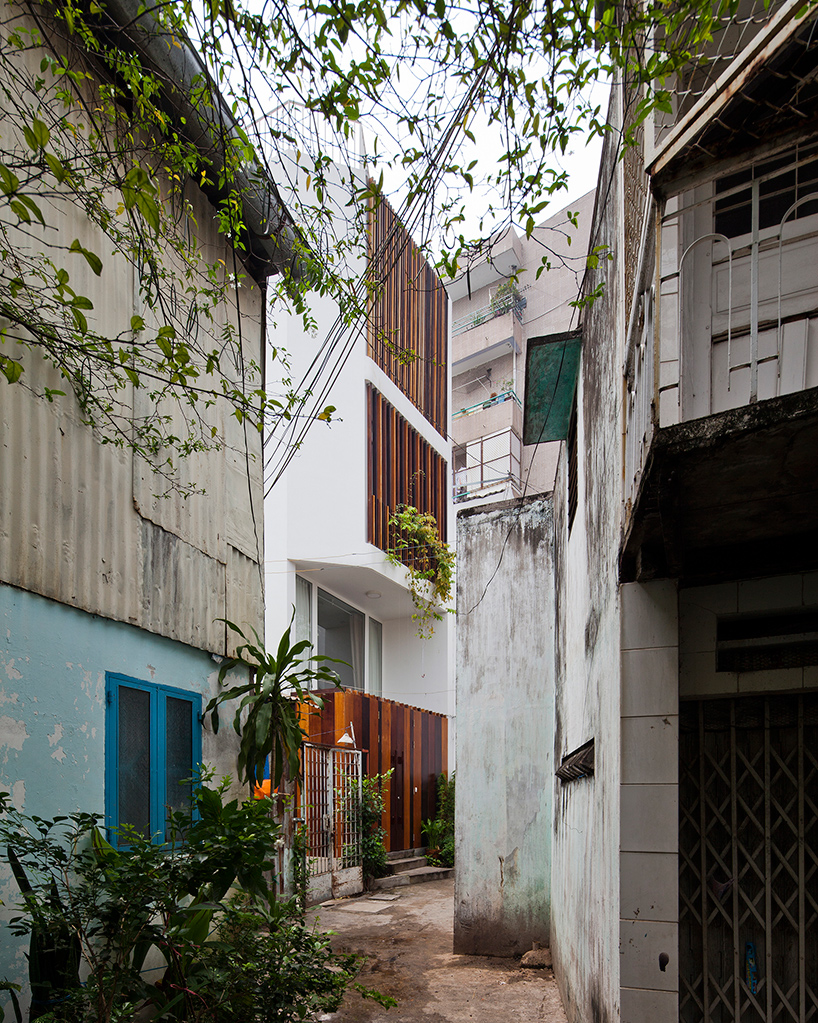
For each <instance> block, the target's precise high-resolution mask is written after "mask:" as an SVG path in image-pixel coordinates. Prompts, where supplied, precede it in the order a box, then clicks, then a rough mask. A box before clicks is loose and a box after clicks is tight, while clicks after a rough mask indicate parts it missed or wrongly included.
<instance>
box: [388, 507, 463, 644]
mask: <svg viewBox="0 0 818 1023" xmlns="http://www.w3.org/2000/svg"><path fill="white" fill-rule="evenodd" d="M389 538H390V546H389V549H388V550H387V552H386V556H387V558H388V559H389V561H391V562H392V564H393V565H403V567H404V568H406V570H407V572H408V573H409V591H410V593H411V594H412V603H413V604H414V605H415V613H414V614H413V615H412V618H413V620H414V621H416V622H417V625H418V629H417V634H418V636H419V637H420V638H421V639H428V638H429V637H430V636H432V635H433V634H434V631H435V629H434V624H433V623H434V622H440V621H442V620H443V615H444V613H446V612H450V613H452V614H453V613H454V609H453V608H447V607H444V605H445V604H446V602H447V601H448V600H449V599H450V597H451V595H452V580H453V576H454V558H455V554H454V551H453V550H452V549H451V547H449V545H448V544H447V543H444V542H443V540H441V539H440V531H439V530H438V526H437V519H435V517H434V515H432V514H431V513H430V512H421V511H418V509H417V508H415V507H414V506H413V505H411V504H401V505H399V506H398V507H397V509H396V510H395V511H394V512H393V513H392V515H391V516H390V518H389Z"/></svg>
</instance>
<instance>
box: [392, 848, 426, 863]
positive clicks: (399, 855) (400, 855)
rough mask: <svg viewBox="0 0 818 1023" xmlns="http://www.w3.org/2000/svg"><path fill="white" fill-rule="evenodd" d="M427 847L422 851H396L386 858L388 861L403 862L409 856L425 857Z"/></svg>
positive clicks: (421, 849)
mask: <svg viewBox="0 0 818 1023" xmlns="http://www.w3.org/2000/svg"><path fill="white" fill-rule="evenodd" d="M425 855H426V847H425V846H422V847H421V848H420V849H395V850H394V851H393V852H388V853H387V854H386V858H387V859H388V860H403V859H406V858H407V857H408V856H425Z"/></svg>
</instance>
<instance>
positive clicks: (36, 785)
mask: <svg viewBox="0 0 818 1023" xmlns="http://www.w3.org/2000/svg"><path fill="white" fill-rule="evenodd" d="M45 637H47V639H48V641H47V642H45V641H44V639H45ZM107 671H111V672H120V673H122V674H126V675H129V676H131V677H133V678H138V679H142V680H144V681H146V682H156V683H162V684H165V685H169V686H174V687H177V688H179V689H185V690H188V691H191V692H197V693H201V694H202V698H203V701H205V702H206V701H207V700H208V699H209V698H210V696H211V695H212V694H214V693H215V691H216V685H217V676H218V671H219V668H218V665H217V664H215V663H214V661H213V660H212V659H211V657H210V656H209V655H208V654H206V653H204V652H202V651H200V650H195V649H194V648H193V647H190V646H186V645H185V644H182V643H178V642H174V641H172V640H168V639H164V638H162V637H159V636H155V635H152V634H151V633H150V632H147V631H145V630H143V629H137V628H134V627H132V626H129V625H124V624H121V623H118V622H112V621H109V620H106V619H104V618H101V617H97V616H95V615H89V614H86V613H85V612H83V611H79V610H76V609H75V608H70V607H67V606H65V605H64V604H60V603H58V602H56V601H52V600H48V599H46V598H44V597H40V596H38V595H36V594H32V593H28V592H26V591H25V590H20V589H16V588H14V587H11V586H7V585H4V584H0V791H6V792H10V793H11V795H12V799H13V801H14V804H15V805H16V806H17V807H18V808H19V809H21V810H24V811H25V812H26V813H29V814H31V813H34V814H38V815H40V816H42V817H46V818H48V817H52V816H53V815H55V814H58V813H71V812H73V811H75V810H82V811H87V812H94V813H102V812H103V811H104V807H105V792H104V778H105V673H106V672H107ZM214 739H215V737H214V736H213V734H212V733H211V731H210V729H209V727H208V728H207V729H205V731H204V734H203V737H202V740H203V742H202V745H203V757H204V761H205V763H209V764H211V765H212V766H213V767H214V768H215V771H216V776H217V777H221V776H223V775H225V774H229V773H233V772H234V768H235V759H236V752H237V746H236V741H235V736H234V734H233V732H232V729H229V728H223V729H221V731H220V733H219V737H218V743H216V742H215V741H214ZM3 870H6V872H5V873H3ZM0 900H2V902H3V903H4V905H3V906H0V914H1V915H0V921H3V920H6V919H8V917H9V916H12V915H14V913H13V907H14V905H15V904H16V903H17V902H18V900H19V891H18V889H17V885H16V883H15V882H14V880H13V879H12V878H11V876H10V873H9V872H8V871H7V869H6V868H5V865H3V866H0ZM27 947H28V945H27V942H25V941H18V940H17V939H15V938H12V937H11V935H10V934H9V933H8V931H7V930H5V928H4V929H3V932H2V942H0V977H8V978H9V979H13V980H17V981H18V982H24V981H25V980H26V978H27V964H26V961H25V958H24V951H25V949H27Z"/></svg>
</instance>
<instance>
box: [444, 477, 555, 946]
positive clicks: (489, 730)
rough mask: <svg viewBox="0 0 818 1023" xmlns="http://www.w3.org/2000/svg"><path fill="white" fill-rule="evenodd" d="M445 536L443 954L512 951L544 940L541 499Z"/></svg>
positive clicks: (545, 534) (547, 520)
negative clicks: (446, 913)
mask: <svg viewBox="0 0 818 1023" xmlns="http://www.w3.org/2000/svg"><path fill="white" fill-rule="evenodd" d="M457 532H458V535H457V549H458V559H459V562H460V566H461V568H460V573H459V575H458V592H457V603H458V619H457V717H458V728H457V806H456V822H457V823H456V862H457V873H456V878H455V921H454V948H455V951H456V952H460V953H476V954H482V955H501V956H502V955H505V956H510V955H515V954H517V955H519V954H520V953H522V952H525V951H527V950H528V949H530V948H531V947H532V942H533V941H535V940H538V941H547V940H548V936H549V916H550V898H549V878H550V852H551V808H552V793H553V788H554V765H553V759H552V755H551V750H552V749H553V728H554V715H553V699H554V691H553V663H554V660H553V658H554V648H553V643H554V583H553V579H554V576H553V567H554V566H553V514H552V505H551V499H550V496H547V497H538V498H533V499H528V500H526V501H524V502H523V503H522V504H521V503H520V502H519V501H513V502H508V503H506V504H502V505H496V506H493V507H492V508H491V509H488V510H482V509H481V510H479V511H478V510H471V511H468V512H464V513H461V514H460V515H459V516H458V531H457ZM501 557H502V561H501ZM498 564H499V568H498ZM495 568H497V573H496V575H494V576H493V578H491V576H492V573H493V572H494V570H495ZM487 584H488V588H487V589H486V585H487ZM484 590H485V595H484V596H483V592H484ZM481 597H482V599H481ZM475 605H476V606H475Z"/></svg>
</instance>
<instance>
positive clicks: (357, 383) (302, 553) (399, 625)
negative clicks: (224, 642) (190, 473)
mask: <svg viewBox="0 0 818 1023" xmlns="http://www.w3.org/2000/svg"><path fill="white" fill-rule="evenodd" d="M337 212H338V217H339V218H341V217H343V216H344V209H343V207H339V208H338V211H337ZM339 222H340V221H339ZM354 269H355V271H356V272H357V273H359V274H362V273H363V270H364V258H363V256H362V257H361V258H359V259H358V261H357V263H355V264H354ZM308 299H309V304H310V312H311V315H312V316H313V318H314V319H315V321H316V324H317V326H316V330H315V332H314V333H313V334H312V335H307V334H306V333H305V332H304V329H303V326H302V323H301V320H300V319H298V318H296V317H294V316H292V315H291V314H289V313H286V312H282V311H280V310H278V309H276V308H275V307H274V308H273V309H272V310H271V314H270V320H271V323H270V340H271V344H273V345H275V346H276V347H279V348H283V349H284V350H286V352H287V353H288V355H289V358H290V363H291V367H290V373H291V377H292V380H293V382H294V384H296V385H297V383H298V381H299V380H300V379H301V378H302V376H303V375H304V373H305V372H306V371H307V370H308V368H309V366H310V364H311V362H312V360H313V358H314V356H315V354H316V351H317V350H318V348H319V346H320V345H321V344H322V342H323V341H324V340H325V339H326V338H327V337H328V336H329V334H330V332H332V331H333V330H334V329H335V327H336V318H337V306H336V304H335V302H334V300H333V299H331V298H329V297H327V296H319V295H311V296H308ZM341 346H342V347H344V349H345V351H346V350H348V355H347V356H346V358H345V360H343V364H342V365H341V366H340V367H339V371H338V373H337V376H336V379H335V380H334V383H333V385H332V388H331V390H330V392H329V394H328V396H327V398H326V401H325V402H324V404H331V405H334V406H335V407H336V409H337V411H336V412H335V413H334V414H333V420H332V422H331V423H324V422H315V423H314V424H313V425H312V427H311V428H310V430H309V432H308V434H307V436H306V439H305V440H304V443H303V445H302V446H301V447H300V448H299V449H298V451H297V452H296V453H295V455H294V457H293V459H292V461H291V463H290V465H289V467H288V468H287V470H286V472H285V473H284V475H283V476H282V478H281V479H280V480H279V481H278V482H277V483H275V485H274V486H273V487H272V490H270V491H269V493H268V495H267V497H266V499H265V510H264V514H265V537H266V550H265V583H266V626H265V627H266V641H267V644H268V646H273V645H275V644H277V643H278V639H279V637H280V635H281V633H282V632H283V630H284V629H285V628H286V626H287V623H288V622H289V620H290V616H291V615H292V611H293V606H294V603H295V587H296V582H295V579H296V575H299V574H300V575H301V576H302V578H304V579H306V580H308V581H309V582H310V583H312V584H313V597H315V593H316V587H320V588H321V589H324V590H325V591H326V592H328V593H330V594H332V595H333V596H336V597H338V598H340V599H341V600H343V601H345V602H346V603H348V604H350V605H352V606H353V607H354V608H356V609H358V610H360V611H362V612H363V613H365V614H366V615H368V616H371V617H373V618H374V619H376V620H377V621H379V622H381V623H382V625H383V688H382V692H381V695H382V696H383V697H385V698H388V699H394V700H397V701H399V702H401V703H407V704H411V705H412V706H417V707H421V708H424V709H427V710H434V711H438V712H440V713H444V714H448V715H452V716H453V715H454V687H453V683H452V682H451V681H450V680H451V679H453V659H454V631H453V616H450V615H444V616H443V620H442V621H440V622H437V623H435V633H434V635H433V637H432V638H431V639H427V640H422V639H420V638H418V636H417V625H416V623H415V622H414V621H413V620H412V615H413V613H414V607H413V604H412V601H411V597H410V594H409V590H408V588H407V585H406V578H407V575H406V572H405V570H404V569H403V568H399V567H397V566H394V565H392V564H390V563H389V562H388V561H387V559H386V556H385V554H384V553H383V551H381V550H380V549H379V548H377V547H375V546H374V545H373V544H371V543H369V542H368V541H367V493H368V489H367V487H368V480H367V420H366V388H367V383H371V384H373V385H374V386H375V388H377V390H378V391H380V392H381V394H383V396H384V397H385V398H386V399H387V401H389V402H390V403H391V404H392V405H393V406H394V407H395V408H396V409H397V411H398V412H399V413H400V415H401V416H403V418H404V419H406V420H407V421H408V422H409V424H410V425H411V426H412V427H413V428H414V429H415V430H416V431H417V432H418V433H419V434H420V435H421V436H422V437H423V438H424V439H425V440H426V441H427V442H428V443H429V444H431V446H432V447H433V448H434V449H435V450H436V451H437V452H438V453H439V454H440V455H442V457H443V458H445V459H446V461H447V462H450V461H451V457H450V456H451V452H450V443H449V440H448V438H447V437H444V436H442V435H441V434H439V433H438V432H437V430H435V429H434V427H433V426H432V425H431V424H430V423H429V422H428V421H427V420H426V419H425V418H424V416H423V415H422V414H421V413H420V412H419V411H418V409H417V408H416V407H415V406H414V405H413V404H412V402H411V401H409V399H408V398H406V396H405V395H404V394H403V393H402V392H401V391H400V390H399V389H398V388H397V387H396V386H395V384H393V383H392V381H391V380H390V379H389V378H388V377H387V376H386V374H385V373H384V372H383V371H382V370H381V369H380V368H379V367H378V366H377V365H376V364H375V362H373V361H372V359H370V358H369V356H368V355H367V332H366V325H365V324H363V323H361V324H360V325H355V326H354V327H352V328H349V327H347V328H344V329H343V332H342V342H341ZM347 346H348V347H347ZM339 350H340V349H339ZM271 371H276V367H275V366H273V367H271ZM274 443H275V435H274V439H273V442H272V443H270V442H268V443H267V451H266V457H268V458H269V457H270V455H271V452H272V450H273V444H274ZM449 542H450V543H451V544H452V545H453V544H454V535H453V524H452V525H450V531H449ZM368 593H370V594H372V593H376V594H380V596H378V597H370V596H367V594H368ZM313 618H315V614H314V612H313ZM315 638H316V633H315V626H314V628H313V641H315ZM366 646H367V656H368V643H367V644H366ZM453 733H454V729H453V728H450V743H453V741H454V736H453ZM452 754H453V749H452V750H450V763H452V762H453V759H452Z"/></svg>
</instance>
